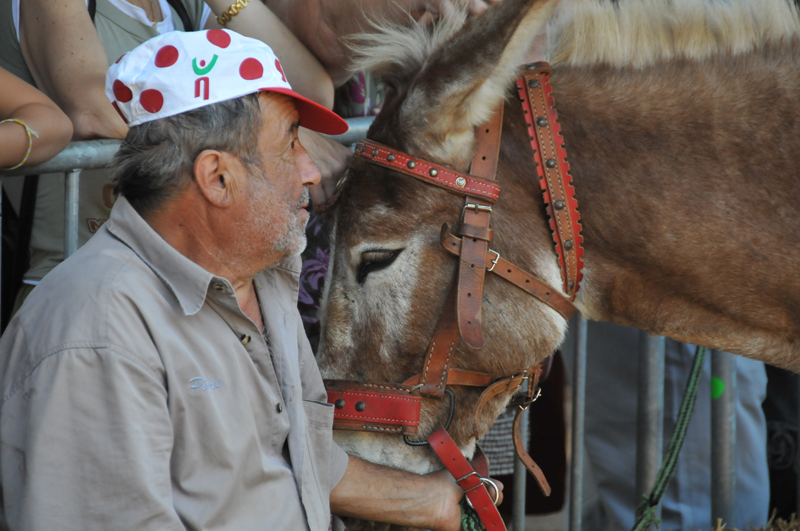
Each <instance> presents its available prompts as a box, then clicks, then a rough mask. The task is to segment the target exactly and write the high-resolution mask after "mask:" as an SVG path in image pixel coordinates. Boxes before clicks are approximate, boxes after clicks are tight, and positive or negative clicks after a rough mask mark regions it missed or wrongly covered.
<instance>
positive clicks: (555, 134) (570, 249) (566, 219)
mask: <svg viewBox="0 0 800 531" xmlns="http://www.w3.org/2000/svg"><path fill="white" fill-rule="evenodd" d="M525 68H526V70H525V72H523V74H522V77H521V78H520V79H518V80H517V87H518V89H519V98H520V101H521V103H522V109H523V111H524V113H525V122H526V124H527V126H528V136H529V137H530V139H531V148H532V149H533V158H534V162H535V166H536V172H537V174H538V176H539V185H540V186H541V189H542V191H543V192H544V201H545V204H546V205H547V214H548V215H549V216H550V230H551V231H552V233H553V241H554V243H555V246H556V254H557V256H558V263H559V265H560V266H561V275H562V278H563V279H564V292H565V293H566V294H567V295H568V296H569V297H570V300H575V294H576V293H577V292H578V289H579V288H580V281H581V279H582V278H583V274H582V269H583V236H582V235H581V222H580V213H579V212H578V201H577V200H576V199H575V189H574V188H573V186H572V176H570V174H569V163H568V162H567V152H566V149H565V148H564V139H563V138H562V136H561V125H560V124H559V123H558V113H557V112H556V107H555V100H554V99H553V89H552V87H551V86H550V65H548V64H547V63H533V64H530V65H527V66H526V67H525Z"/></svg>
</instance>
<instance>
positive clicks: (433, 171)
mask: <svg viewBox="0 0 800 531" xmlns="http://www.w3.org/2000/svg"><path fill="white" fill-rule="evenodd" d="M428 175H430V176H431V177H436V176H437V175H439V170H437V169H436V168H431V170H430V171H429V172H428Z"/></svg>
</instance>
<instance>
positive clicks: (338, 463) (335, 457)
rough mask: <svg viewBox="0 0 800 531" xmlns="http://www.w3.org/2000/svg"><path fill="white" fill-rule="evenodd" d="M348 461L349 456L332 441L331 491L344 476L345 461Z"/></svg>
mask: <svg viewBox="0 0 800 531" xmlns="http://www.w3.org/2000/svg"><path fill="white" fill-rule="evenodd" d="M349 461H350V456H349V455H347V453H345V451H344V450H342V449H341V448H339V445H338V444H336V442H335V441H334V442H333V444H332V445H331V482H330V483H329V485H330V486H331V491H333V489H335V488H336V485H338V484H339V482H340V481H341V480H342V478H343V477H344V472H345V470H347V463H348V462H349Z"/></svg>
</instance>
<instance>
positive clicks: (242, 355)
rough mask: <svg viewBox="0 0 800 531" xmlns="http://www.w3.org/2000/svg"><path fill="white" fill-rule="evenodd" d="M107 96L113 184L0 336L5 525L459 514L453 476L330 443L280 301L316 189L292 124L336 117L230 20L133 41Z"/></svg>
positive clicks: (253, 522)
mask: <svg viewBox="0 0 800 531" xmlns="http://www.w3.org/2000/svg"><path fill="white" fill-rule="evenodd" d="M107 94H108V95H109V97H110V98H111V99H112V101H113V105H114V107H115V108H116V109H117V110H118V111H119V113H120V114H121V115H122V117H123V118H124V119H125V120H126V122H128V124H129V125H130V131H129V132H128V135H127V137H126V139H125V142H124V143H123V146H122V148H121V149H120V151H119V153H118V155H117V158H116V161H115V166H116V170H115V171H116V181H117V185H118V189H119V191H120V193H121V197H120V198H119V200H118V201H117V203H116V205H115V206H114V209H113V211H112V214H111V219H110V220H109V221H108V222H107V223H106V224H105V225H104V226H103V227H102V228H101V230H100V231H99V232H98V233H97V234H96V235H95V236H94V237H93V238H92V239H91V241H89V243H88V244H87V245H85V246H84V247H83V248H81V249H80V250H79V251H78V252H77V253H76V254H75V255H73V256H72V257H71V258H69V259H68V260H66V261H65V262H64V263H62V264H61V265H59V266H58V267H57V268H56V269H55V270H54V271H53V272H52V274H50V275H48V276H47V277H46V278H45V279H44V280H43V282H42V283H41V284H40V285H39V286H38V287H37V288H36V289H35V290H34V291H33V293H32V295H31V296H30V298H29V299H28V300H27V301H26V303H25V304H24V306H23V308H22V309H21V311H20V312H19V314H18V315H17V316H16V317H15V319H14V320H13V321H12V323H11V325H10V327H9V329H8V331H7V332H6V334H5V336H4V337H3V339H2V342H0V384H1V386H2V387H1V390H2V393H0V396H1V397H2V398H0V400H1V401H0V407H2V409H0V473H1V474H2V500H3V507H2V511H0V528H3V529H26V530H52V529H80V530H94V529H98V530H99V529H102V530H108V529H139V530H142V529H153V530H165V529H197V530H200V529H211V528H214V529H235V530H250V529H268V530H281V529H286V530H298V529H311V530H314V531H317V530H320V531H322V530H327V529H328V525H329V521H330V507H332V508H333V509H334V511H335V512H337V513H339V514H345V515H353V516H360V517H363V518H368V519H373V520H381V521H389V522H394V523H398V524H401V525H411V526H415V527H427V528H431V529H449V530H456V529H459V527H460V518H461V512H460V508H459V500H460V498H461V496H462V492H461V490H460V489H458V488H457V487H456V486H455V485H454V484H453V483H452V482H451V481H449V480H448V479H447V477H446V474H442V473H435V474H430V475H427V476H417V475H413V474H409V473H405V472H401V471H396V470H390V469H386V468H383V467H380V466H377V465H373V464H370V463H367V462H365V461H361V460H358V459H356V458H353V457H350V458H348V456H347V455H346V454H344V452H342V450H341V449H339V448H338V447H337V446H336V445H335V444H334V443H333V442H332V440H331V425H332V420H333V412H332V408H331V406H330V405H328V404H327V403H326V394H325V390H324V388H323V384H322V381H321V378H320V375H319V371H318V369H317V366H316V364H315V361H314V358H313V356H312V354H311V351H310V348H309V346H308V342H307V340H306V338H305V336H304V335H303V327H302V324H301V320H300V317H299V315H298V313H297V309H296V306H295V305H296V299H297V293H298V291H297V290H298V287H297V280H298V274H299V269H300V264H299V259H298V257H297V254H298V252H299V251H300V250H301V249H302V248H303V247H304V245H305V237H304V230H303V229H304V226H305V223H306V220H307V216H308V213H307V211H306V206H307V204H308V188H309V187H311V186H314V185H315V184H317V183H318V182H319V172H318V171H317V169H316V167H315V166H314V164H313V163H312V161H311V159H310V158H309V156H308V154H307V153H306V151H305V150H304V149H303V146H302V145H301V144H300V142H299V141H298V139H297V129H298V126H299V124H300V123H302V124H303V125H304V126H306V127H309V128H311V129H315V130H317V131H320V132H327V133H337V132H342V131H343V130H344V129H346V124H345V123H344V122H343V121H341V120H340V119H339V118H338V117H336V116H335V115H334V114H332V113H330V112H329V111H327V110H326V109H324V108H322V107H320V106H318V105H316V104H314V103H311V102H310V101H309V100H306V99H304V98H302V97H300V96H299V95H297V94H296V93H294V92H293V91H292V90H291V88H290V87H289V84H288V83H287V82H286V81H285V78H284V77H283V73H282V70H281V66H280V63H279V61H278V60H277V59H276V58H275V56H274V55H273V54H272V51H271V50H270V49H269V48H268V47H267V46H266V45H264V44H263V43H260V42H258V41H254V40H251V39H248V38H245V37H242V36H240V35H238V34H236V33H233V32H230V31H226V30H212V31H207V32H195V33H180V32H176V33H169V34H166V35H162V36H159V37H156V38H154V39H152V40H150V41H147V42H146V43H144V44H142V45H141V46H139V47H138V48H136V49H135V50H133V51H132V52H130V53H128V54H127V55H125V56H124V57H123V58H122V59H121V60H120V61H118V63H117V64H115V65H113V66H112V67H111V69H110V70H109V73H108V77H107ZM329 503H330V505H329Z"/></svg>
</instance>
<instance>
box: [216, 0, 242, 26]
mask: <svg viewBox="0 0 800 531" xmlns="http://www.w3.org/2000/svg"><path fill="white" fill-rule="evenodd" d="M249 1H250V0H236V2H235V3H233V4H231V7H229V8H228V10H227V11H225V12H224V13H223V14H221V15H220V16H218V17H217V22H219V25H220V26H224V25H225V24H227V23H228V22H230V21H231V19H232V18H233V17H235V16H236V15H238V14H239V11H241V10H242V9H244V8H245V7H246V6H247V2H249Z"/></svg>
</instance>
